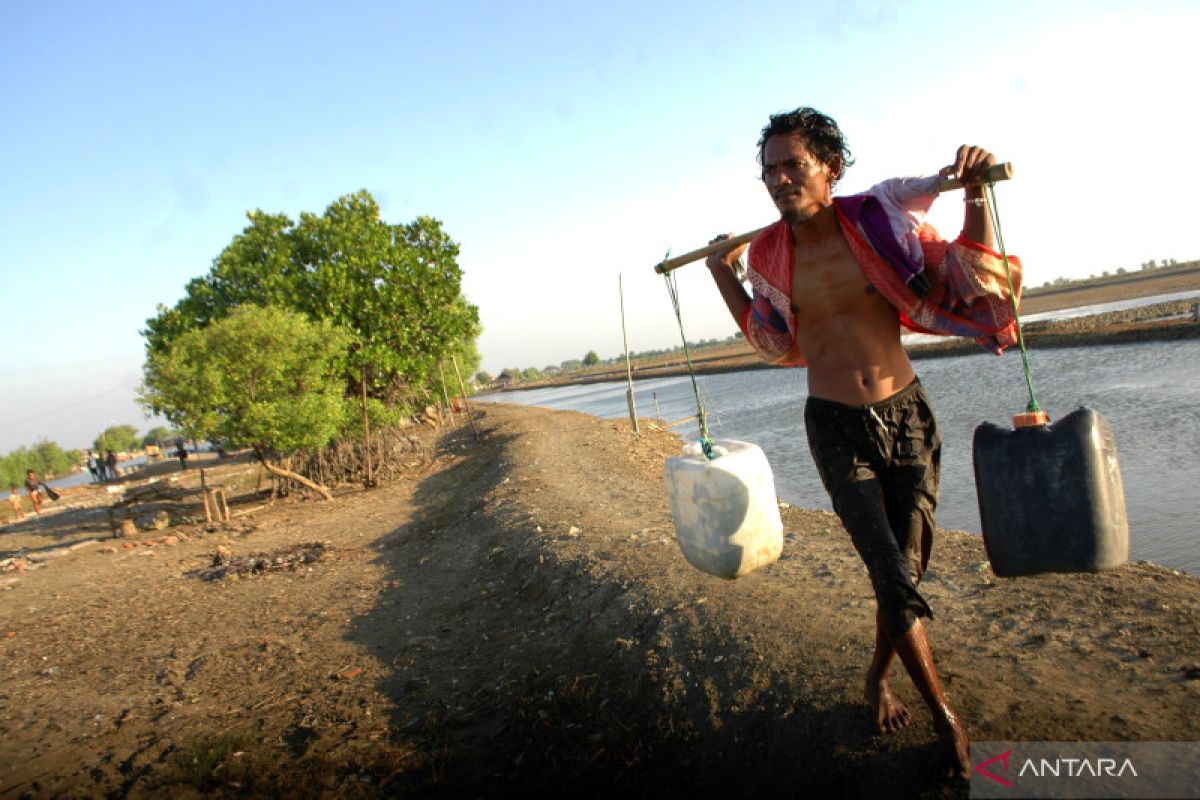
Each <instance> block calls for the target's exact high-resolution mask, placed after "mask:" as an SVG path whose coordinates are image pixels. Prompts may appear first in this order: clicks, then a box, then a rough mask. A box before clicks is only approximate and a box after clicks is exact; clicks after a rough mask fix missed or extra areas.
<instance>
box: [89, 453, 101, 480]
mask: <svg viewBox="0 0 1200 800" xmlns="http://www.w3.org/2000/svg"><path fill="white" fill-rule="evenodd" d="M87 468H88V472H90V473H92V480H94V481H95V482H96V483H99V482H100V481H102V480H104V471H103V469H102V468H101V467H100V462H98V461H96V454H95V453H93V452H92V451H91V450H88V451H87Z"/></svg>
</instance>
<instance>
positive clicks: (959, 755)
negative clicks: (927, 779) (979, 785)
mask: <svg viewBox="0 0 1200 800" xmlns="http://www.w3.org/2000/svg"><path fill="white" fill-rule="evenodd" d="M934 728H935V729H936V730H937V735H938V746H937V754H938V756H937V764H936V767H935V768H936V770H937V773H938V775H937V777H939V778H943V779H944V778H950V779H957V780H964V781H969V780H971V754H970V742H968V741H967V734H966V732H965V731H963V729H962V725H961V724H959V721H958V718H957V717H956V716H955V715H954V713H953V712H951V711H947V713H946V716H945V717H944V718H943V719H941V720H934Z"/></svg>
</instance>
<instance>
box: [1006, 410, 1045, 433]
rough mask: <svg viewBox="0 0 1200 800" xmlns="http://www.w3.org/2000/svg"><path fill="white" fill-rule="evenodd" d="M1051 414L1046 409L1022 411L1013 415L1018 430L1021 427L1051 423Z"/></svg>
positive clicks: (1034, 426) (1014, 425) (1035, 426)
mask: <svg viewBox="0 0 1200 800" xmlns="http://www.w3.org/2000/svg"><path fill="white" fill-rule="evenodd" d="M1049 422H1050V415H1049V414H1047V413H1046V412H1045V411H1022V412H1021V413H1020V414H1014V415H1013V427H1014V428H1016V429H1017V430H1020V429H1021V428H1037V427H1039V426H1044V425H1047V424H1049Z"/></svg>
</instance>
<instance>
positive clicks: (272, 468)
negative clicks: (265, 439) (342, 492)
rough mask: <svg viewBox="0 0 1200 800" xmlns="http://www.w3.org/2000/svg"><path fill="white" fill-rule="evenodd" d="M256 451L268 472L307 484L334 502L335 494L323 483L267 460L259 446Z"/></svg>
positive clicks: (302, 484) (303, 484)
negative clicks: (315, 481)
mask: <svg viewBox="0 0 1200 800" xmlns="http://www.w3.org/2000/svg"><path fill="white" fill-rule="evenodd" d="M254 452H255V453H256V454H257V455H258V460H259V462H260V463H261V464H262V465H263V467H264V468H265V469H266V470H267V472H269V473H271V474H272V475H274V476H275V477H277V478H286V479H288V480H290V481H295V482H296V483H298V484H300V485H301V486H307V487H308V488H309V489H312V490H313V491H314V492H316V493H317V494H319V495H321V497H324V498H325V499H326V500H328V501H329V502H331V503H332V502H333V495H332V494H331V493H330V491H329V490H328V489H326V488H325V487H324V486H322V485H321V484H319V483H313V482H312V481H310V480H309V479H308V478H306V477H304V476H303V475H300V474H298V473H295V472H292V471H291V470H289V469H284V468H282V467H278V466H276V465H274V464H272V463H271V462H270V461H267V457H266V456H265V455H264V454H263V451H262V450H260V449H258V448H257V447H256V448H254Z"/></svg>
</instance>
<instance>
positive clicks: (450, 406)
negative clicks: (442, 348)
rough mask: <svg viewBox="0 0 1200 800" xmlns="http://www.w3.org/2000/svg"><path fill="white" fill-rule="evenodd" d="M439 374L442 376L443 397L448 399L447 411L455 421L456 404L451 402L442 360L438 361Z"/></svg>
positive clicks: (451, 419) (452, 420)
mask: <svg viewBox="0 0 1200 800" xmlns="http://www.w3.org/2000/svg"><path fill="white" fill-rule="evenodd" d="M438 374H439V375H441V376H442V397H443V398H445V400H446V413H448V414H449V415H450V421H451V422H454V404H453V403H451V402H450V394H449V393H448V392H447V391H446V370H444V369H442V362H440V361H439V362H438Z"/></svg>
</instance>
